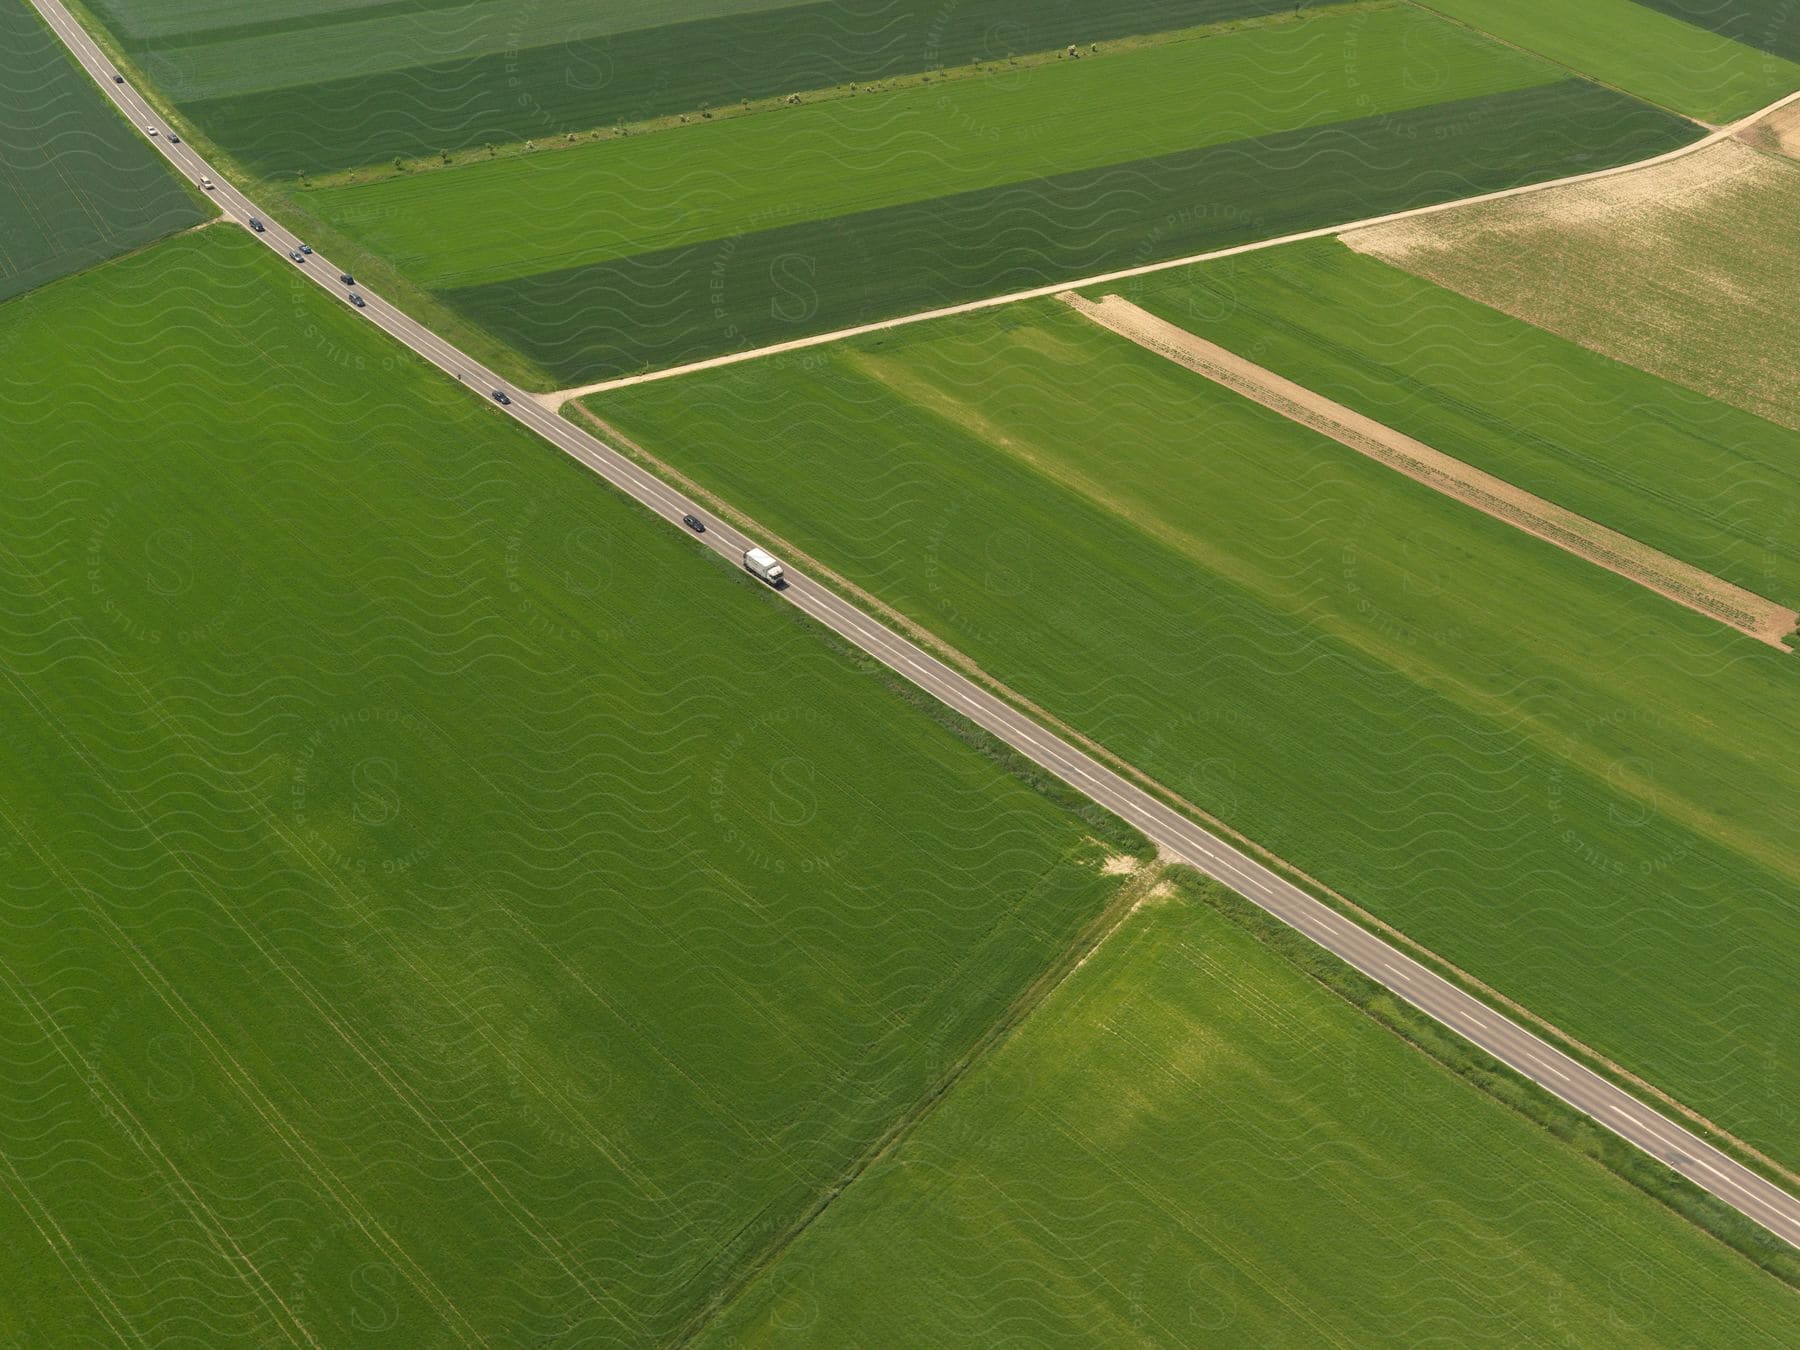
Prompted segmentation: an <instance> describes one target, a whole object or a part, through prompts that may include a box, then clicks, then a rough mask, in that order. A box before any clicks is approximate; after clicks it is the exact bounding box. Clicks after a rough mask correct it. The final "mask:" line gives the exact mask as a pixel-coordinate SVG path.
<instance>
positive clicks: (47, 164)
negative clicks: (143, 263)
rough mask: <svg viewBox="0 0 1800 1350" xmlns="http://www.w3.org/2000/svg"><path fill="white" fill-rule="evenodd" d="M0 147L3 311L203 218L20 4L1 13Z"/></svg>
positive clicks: (0, 295)
mask: <svg viewBox="0 0 1800 1350" xmlns="http://www.w3.org/2000/svg"><path fill="white" fill-rule="evenodd" d="M0 148H3V153H0V300H5V299H7V298H8V297H10V296H14V295H18V294H19V293H20V292H22V291H28V290H30V289H31V288H32V287H34V286H41V285H43V284H44V283H45V282H47V281H55V280H56V279H57V278H58V277H64V276H68V275H69V274H70V273H71V272H77V271H80V270H81V269H82V268H83V267H88V266H91V265H92V264H94V263H97V262H100V261H102V260H103V259H106V258H110V257H113V256H115V255H116V254H120V253H124V252H126V251H128V250H130V249H133V248H137V247H138V246H139V245H141V244H147V243H149V242H150V241H151V240H153V239H160V238H162V237H163V236H164V235H168V234H173V233H174V232H175V231H176V230H181V229H186V228H187V227H188V226H190V225H197V224H199V223H200V221H201V220H202V219H204V216H203V214H202V212H201V210H200V207H199V204H198V203H197V202H195V201H194V199H193V197H192V196H191V195H190V194H189V193H188V192H187V191H186V190H185V189H184V188H183V187H182V186H181V185H180V184H179V183H178V182H177V181H176V180H175V178H174V177H173V175H171V174H170V173H168V172H167V170H165V169H164V167H163V164H162V161H161V159H160V158H159V157H158V156H157V154H156V153H155V152H154V151H153V150H151V149H150V148H149V147H148V146H146V145H145V144H144V142H143V138H142V136H141V135H140V133H138V132H137V131H136V130H134V129H133V128H132V127H131V126H129V125H128V124H127V123H126V122H125V120H124V119H123V118H122V117H120V116H119V115H118V113H116V112H115V111H114V110H113V109H112V108H111V107H110V106H108V104H107V102H106V100H105V99H103V98H102V97H101V96H100V95H99V93H98V92H96V90H95V89H94V84H93V81H92V80H90V79H89V78H88V77H87V75H86V74H84V73H83V72H82V71H81V69H80V68H79V67H78V66H76V65H75V63H74V62H73V61H71V60H70V59H69V56H68V54H67V53H66V52H65V51H64V50H63V48H62V45H61V44H60V43H58V42H57V41H56V39H55V38H54V37H53V36H52V35H51V33H50V30H49V29H48V28H46V27H45V26H44V24H43V21H42V20H40V19H39V18H38V16H37V14H36V12H35V11H33V10H32V9H31V7H30V6H28V5H25V4H23V3H20V4H7V5H3V6H0Z"/></svg>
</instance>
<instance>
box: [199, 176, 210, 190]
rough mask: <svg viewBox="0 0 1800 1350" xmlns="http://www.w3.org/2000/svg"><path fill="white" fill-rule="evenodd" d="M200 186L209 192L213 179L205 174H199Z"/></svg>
mask: <svg viewBox="0 0 1800 1350" xmlns="http://www.w3.org/2000/svg"><path fill="white" fill-rule="evenodd" d="M200 186H201V187H203V188H205V189H206V190H207V191H208V192H211V191H212V190H213V180H212V179H210V178H208V177H207V176H206V175H205V174H201V175H200Z"/></svg>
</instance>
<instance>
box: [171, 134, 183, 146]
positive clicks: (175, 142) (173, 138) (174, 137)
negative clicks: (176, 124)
mask: <svg viewBox="0 0 1800 1350" xmlns="http://www.w3.org/2000/svg"><path fill="white" fill-rule="evenodd" d="M169 144H170V145H180V144H181V137H179V136H177V135H176V134H175V133H174V132H172V131H171V132H170V133H169Z"/></svg>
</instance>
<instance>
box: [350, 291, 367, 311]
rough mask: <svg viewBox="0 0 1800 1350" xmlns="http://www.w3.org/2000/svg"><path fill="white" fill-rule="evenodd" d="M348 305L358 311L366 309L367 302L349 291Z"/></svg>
mask: <svg viewBox="0 0 1800 1350" xmlns="http://www.w3.org/2000/svg"><path fill="white" fill-rule="evenodd" d="M350 303H351V304H353V305H355V306H356V307H357V308H358V309H365V308H367V307H368V303H369V302H368V301H367V300H365V299H363V298H362V297H361V296H360V295H358V294H357V293H356V292H355V291H351V292H350Z"/></svg>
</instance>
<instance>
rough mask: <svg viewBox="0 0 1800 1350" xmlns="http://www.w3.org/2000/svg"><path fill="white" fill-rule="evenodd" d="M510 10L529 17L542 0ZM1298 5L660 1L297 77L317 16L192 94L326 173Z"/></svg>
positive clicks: (258, 157) (317, 44)
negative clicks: (586, 23) (724, 4)
mask: <svg viewBox="0 0 1800 1350" xmlns="http://www.w3.org/2000/svg"><path fill="white" fill-rule="evenodd" d="M1319 3H1325V0H1302V7H1311V6H1312V5H1314V4H1319ZM474 8H475V9H477V10H489V9H496V8H501V7H500V6H495V5H491V4H481V5H477V6H475V7H474ZM504 8H506V9H507V10H509V11H511V12H513V13H517V14H520V15H524V16H529V14H530V13H531V11H532V8H533V7H532V6H530V5H526V4H522V3H517V0H511V3H509V4H507V5H506V6H504ZM1294 8H1295V5H1294V3H1292V0H1059V2H1058V3H1050V4H1043V3H1037V2H1036V0H968V2H967V3H959V4H956V5H951V6H946V5H943V4H939V3H934V2H928V0H895V3H882V4H876V5H869V4H861V3H843V2H842V0H829V2H828V3H814V4H804V5H792V6H783V7H780V8H767V7H764V8H758V9H752V10H747V11H744V12H736V13H729V14H724V15H720V14H719V13H718V10H717V8H716V7H714V8H712V9H710V10H708V9H703V8H702V7H701V6H699V5H697V4H691V3H690V4H683V5H678V6H665V7H662V12H661V15H660V17H661V20H662V21H661V22H660V23H659V24H658V26H655V27H646V28H637V29H631V30H628V31H620V32H614V33H607V34H601V35H598V36H594V37H587V38H583V39H579V40H573V41H558V42H550V43H548V44H546V45H534V44H533V43H531V42H529V41H527V42H519V43H516V44H515V43H514V42H512V41H510V40H508V41H507V42H506V43H505V44H504V45H502V46H500V47H498V48H496V49H495V50H493V51H491V52H489V53H487V54H485V55H472V56H469V57H466V58H463V59H460V60H445V61H440V62H437V63H435V64H430V65H422V64H417V63H416V62H414V63H410V64H408V65H407V66H406V67H405V68H397V69H393V70H388V71H383V72H377V73H369V74H364V75H357V76H352V77H348V78H326V79H323V80H321V81H320V82H318V83H311V84H298V85H289V84H288V82H287V81H286V80H285V79H284V78H283V76H282V74H281V71H282V69H283V66H282V60H283V57H284V55H285V54H293V55H295V56H296V57H297V58H299V59H301V60H303V61H304V60H307V59H309V53H323V54H326V55H328V54H329V52H330V51H331V50H332V49H333V48H334V47H335V46H336V45H337V44H339V43H341V42H342V41H343V40H344V35H343V34H342V33H341V32H339V31H338V30H336V29H334V28H317V29H311V30H308V31H306V32H304V33H299V34H293V35H290V36H288V37H287V38H286V39H285V40H284V42H283V43H281V44H277V45H276V46H275V47H274V48H273V49H272V53H271V55H270V56H269V60H268V64H266V65H262V66H259V68H260V69H263V70H265V71H266V72H267V73H266V75H265V76H264V80H265V82H266V83H267V85H269V86H270V87H268V88H262V89H256V90H253V91H250V92H245V93H238V94H229V95H221V96H219V97H213V98H196V99H192V100H190V101H187V102H186V103H185V105H184V106H185V110H186V111H187V112H189V113H190V114H191V115H192V116H193V117H194V119H195V121H196V123H198V124H199V125H200V126H203V127H204V128H205V129H206V131H207V133H208V134H209V135H211V136H212V137H213V138H214V139H215V140H217V141H218V142H219V143H220V144H222V145H225V146H227V147H229V148H230V149H231V150H232V152H233V153H234V154H236V155H237V156H238V157H239V158H240V159H241V160H242V161H243V162H244V163H246V164H249V165H251V166H252V167H253V168H254V169H255V170H256V171H257V172H260V173H263V174H292V173H295V172H300V171H304V172H312V173H322V172H326V171H329V170H333V169H341V168H348V167H352V166H356V165H364V164H372V163H381V162H385V161H387V160H390V159H392V158H394V157H395V156H404V157H406V158H409V159H410V158H414V157H417V156H420V155H429V154H435V153H436V152H437V151H439V150H461V149H468V148H471V147H478V146H481V145H483V144H484V143H488V142H493V143H499V144H505V143H509V142H514V141H523V140H527V139H530V138H533V137H537V138H542V137H546V136H551V135H557V134H561V133H564V132H570V131H584V130H589V129H591V128H594V127H604V126H611V125H613V124H614V123H617V122H630V121H638V120H642V119H645V118H651V117H660V116H667V115H670V114H674V113H680V112H695V111H698V110H699V109H700V108H701V106H702V105H703V104H707V103H711V104H713V105H719V104H723V103H727V102H737V101H738V100H740V99H761V98H770V97H774V96H777V95H785V94H789V93H793V92H796V91H803V90H809V89H827V88H832V87H835V86H838V85H841V84H845V83H847V82H849V81H853V80H855V81H868V80H877V79H882V78H885V77H888V76H892V75H899V74H908V73H913V72H917V71H924V70H931V69H935V68H937V67H940V66H961V65H966V64H968V63H969V62H972V61H978V60H982V61H985V60H993V59H1002V58H1004V57H1006V56H1009V55H1014V54H1023V53H1026V52H1036V51H1049V50H1055V49H1058V48H1062V47H1066V46H1067V45H1069V44H1070V43H1080V44H1082V45H1084V46H1085V45H1089V44H1092V43H1095V42H1106V41H1110V40H1112V39H1114V38H1120V37H1126V36H1133V35H1138V34H1144V33H1154V32H1159V31H1162V30H1164V29H1169V28H1184V27H1192V26H1195V25H1198V24H1206V23H1215V22H1222V21H1225V20H1230V19H1240V18H1254V17H1257V16H1261V15H1267V14H1274V13H1284V12H1290V11H1292V10H1293V9H1294ZM521 22H525V23H527V26H528V20H521ZM540 36H542V35H540ZM290 44H291V45H290ZM189 51H191V49H184V51H183V52H179V53H178V52H170V53H169V55H168V58H167V59H168V61H169V62H170V63H171V64H173V63H176V62H178V61H180V60H181V59H183V57H185V56H186V55H187V54H188V52H189ZM146 59H152V58H146ZM171 77H172V78H178V76H175V75H174V74H173V73H172V76H171Z"/></svg>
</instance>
